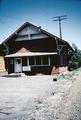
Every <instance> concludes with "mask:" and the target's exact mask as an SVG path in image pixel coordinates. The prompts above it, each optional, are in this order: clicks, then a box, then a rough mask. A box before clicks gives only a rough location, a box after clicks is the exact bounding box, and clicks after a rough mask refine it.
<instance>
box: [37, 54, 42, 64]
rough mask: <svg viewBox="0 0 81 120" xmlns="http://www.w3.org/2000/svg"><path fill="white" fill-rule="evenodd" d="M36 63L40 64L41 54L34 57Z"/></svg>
mask: <svg viewBox="0 0 81 120" xmlns="http://www.w3.org/2000/svg"><path fill="white" fill-rule="evenodd" d="M36 65H41V56H37V57H36Z"/></svg>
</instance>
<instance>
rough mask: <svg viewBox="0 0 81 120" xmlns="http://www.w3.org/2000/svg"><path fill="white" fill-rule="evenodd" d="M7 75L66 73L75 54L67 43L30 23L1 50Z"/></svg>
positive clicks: (16, 32) (22, 27)
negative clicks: (71, 55) (72, 55)
mask: <svg viewBox="0 0 81 120" xmlns="http://www.w3.org/2000/svg"><path fill="white" fill-rule="evenodd" d="M0 49H1V50H0V51H1V54H2V55H3V56H4V60H5V68H6V70H7V71H8V73H19V72H20V73H22V72H24V73H26V74H36V73H44V74H55V73H60V72H63V71H66V70H67V67H68V60H69V55H70V53H71V52H72V51H73V50H72V48H71V46H70V45H69V43H68V42H66V41H64V40H62V39H60V38H58V37H57V36H55V35H53V34H50V33H49V32H47V31H45V30H43V29H41V27H37V26H35V25H33V24H31V23H29V22H26V23H24V24H23V25H22V26H21V27H20V28H19V29H18V30H16V31H15V32H14V33H13V34H12V35H11V36H9V37H8V38H7V39H6V40H5V41H4V42H3V43H2V44H1V47H0Z"/></svg>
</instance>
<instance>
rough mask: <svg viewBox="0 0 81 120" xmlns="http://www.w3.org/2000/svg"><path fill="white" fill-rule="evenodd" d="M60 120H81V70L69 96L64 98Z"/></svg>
mask: <svg viewBox="0 0 81 120" xmlns="http://www.w3.org/2000/svg"><path fill="white" fill-rule="evenodd" d="M64 104H65V105H64ZM59 120H81V70H79V71H78V76H77V77H76V80H75V81H74V82H73V84H72V87H71V89H70V93H69V96H67V97H66V98H64V101H63V108H62V106H61V112H60V115H59Z"/></svg>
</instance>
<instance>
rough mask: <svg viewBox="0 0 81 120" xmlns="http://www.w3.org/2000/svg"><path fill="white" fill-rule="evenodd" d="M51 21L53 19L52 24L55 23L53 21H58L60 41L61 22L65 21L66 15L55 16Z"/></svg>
mask: <svg viewBox="0 0 81 120" xmlns="http://www.w3.org/2000/svg"><path fill="white" fill-rule="evenodd" d="M52 19H53V22H55V21H58V22H59V32H60V38H61V39H62V28H61V21H62V20H65V19H67V15H62V16H55V17H53V18H52Z"/></svg>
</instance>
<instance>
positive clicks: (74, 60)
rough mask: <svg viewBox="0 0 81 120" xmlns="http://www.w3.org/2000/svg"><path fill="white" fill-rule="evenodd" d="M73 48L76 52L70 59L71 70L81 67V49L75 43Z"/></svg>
mask: <svg viewBox="0 0 81 120" xmlns="http://www.w3.org/2000/svg"><path fill="white" fill-rule="evenodd" d="M72 48H73V50H74V52H73V53H72V56H71V58H70V60H69V67H68V69H69V70H73V69H77V68H79V67H81V50H79V49H78V48H77V46H76V45H75V44H74V43H73V44H72Z"/></svg>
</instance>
